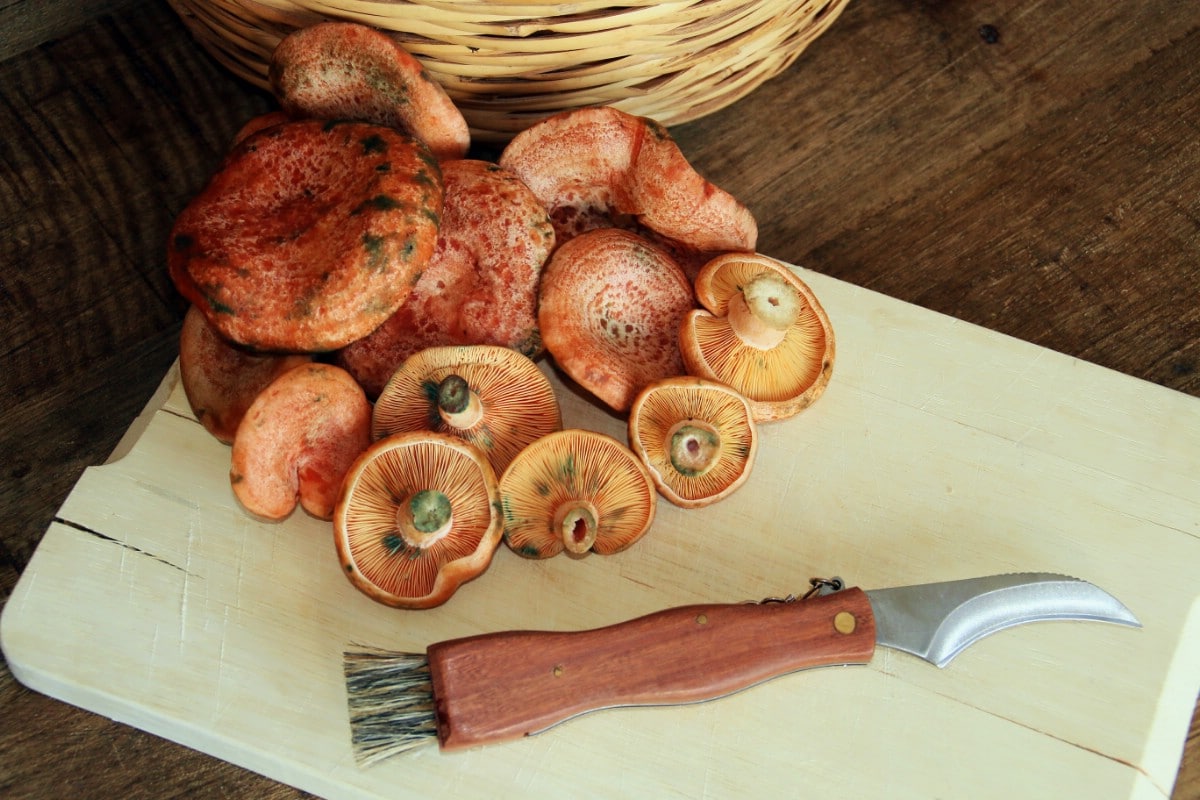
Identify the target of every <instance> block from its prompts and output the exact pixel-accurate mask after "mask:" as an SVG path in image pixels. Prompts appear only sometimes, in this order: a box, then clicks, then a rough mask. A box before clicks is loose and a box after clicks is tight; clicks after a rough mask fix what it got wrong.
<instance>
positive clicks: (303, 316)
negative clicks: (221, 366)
mask: <svg viewBox="0 0 1200 800" xmlns="http://www.w3.org/2000/svg"><path fill="white" fill-rule="evenodd" d="M441 210H442V178H441V172H440V170H439V168H438V166H437V164H436V162H434V161H433V160H432V157H431V156H430V154H429V150H428V149H427V148H426V147H425V146H424V145H422V144H420V143H419V142H417V141H416V140H415V139H412V138H411V137H408V136H406V135H404V134H402V133H400V132H398V131H395V130H393V129H391V128H386V127H382V126H379V125H369V124H366V123H359V122H347V123H324V122H321V121H320V120H302V121H297V122H285V123H282V124H278V125H272V126H270V127H267V128H265V129H263V130H261V131H259V132H258V133H255V134H252V135H251V136H249V137H247V138H246V139H244V140H243V141H242V142H241V143H240V144H239V145H237V146H236V147H234V148H233V149H232V151H231V152H230V154H229V155H228V157H227V158H226V160H225V162H224V164H223V166H222V167H221V168H220V169H219V170H217V172H216V173H215V174H214V175H213V177H212V179H211V180H210V181H209V183H208V185H207V186H205V188H204V189H203V190H201V192H200V193H199V194H198V195H197V196H196V197H195V198H193V199H192V201H191V202H190V203H189V204H188V205H187V207H186V208H184V209H183V211H182V212H180V214H179V216H178V217H177V218H176V220H175V224H174V227H173V228H172V231H171V237H170V246H169V248H168V252H167V266H168V268H169V270H170V275H171V278H172V280H173V281H174V283H175V286H176V288H177V289H178V290H179V292H180V294H182V295H183V296H184V297H185V298H186V299H188V300H189V301H191V302H192V303H194V304H195V305H196V306H198V307H199V308H200V309H201V311H203V312H204V315H205V317H207V318H208V321H209V322H210V323H212V324H213V325H214V326H215V327H216V328H217V329H218V330H219V331H220V332H221V335H222V336H224V337H225V338H227V339H230V340H231V341H234V342H237V343H239V344H242V345H245V346H247V347H251V348H254V349H257V350H272V351H289V352H318V351H326V350H334V349H337V348H339V347H342V346H344V345H346V344H349V343H350V342H352V341H354V340H355V339H360V338H362V337H363V336H365V335H367V334H368V333H370V332H371V331H372V330H374V329H375V328H376V327H378V326H379V325H380V324H381V323H382V322H383V321H384V320H386V319H387V318H388V317H389V316H391V315H392V314H393V313H394V312H395V311H396V309H397V308H399V307H400V305H401V304H403V303H404V301H405V300H406V299H407V298H408V294H409V292H410V291H411V290H412V285H413V283H414V282H415V280H416V279H417V276H418V275H419V274H420V271H421V270H422V269H423V268H424V267H425V264H426V263H427V262H428V261H429V257H430V256H431V255H432V254H433V249H434V246H435V245H436V243H437V228H438V215H439V214H440V213H441Z"/></svg>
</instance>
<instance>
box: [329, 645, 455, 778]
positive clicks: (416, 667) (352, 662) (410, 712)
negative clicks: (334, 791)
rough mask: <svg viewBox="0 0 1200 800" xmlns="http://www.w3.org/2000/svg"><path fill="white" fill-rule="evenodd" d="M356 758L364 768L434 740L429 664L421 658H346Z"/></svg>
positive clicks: (364, 654)
mask: <svg viewBox="0 0 1200 800" xmlns="http://www.w3.org/2000/svg"><path fill="white" fill-rule="evenodd" d="M342 666H343V671H344V672H345V675H346V694H347V700H348V703H349V706H350V742H351V745H352V746H353V748H354V758H355V760H356V761H357V762H358V764H359V765H360V766H363V767H366V766H370V765H371V764H374V763H375V762H377V761H381V760H383V759H385V758H388V757H390V756H394V755H397V754H399V753H403V752H406V751H408V750H412V749H413V748H416V747H420V746H421V745H424V744H427V743H428V742H430V741H432V740H436V739H437V720H436V717H435V712H434V702H433V685H432V684H431V683H430V680H429V661H428V659H426V658H425V656H424V655H423V654H420V653H393V652H388V651H385V650H366V649H364V650H356V651H348V652H346V653H345V654H344V658H343V662H342Z"/></svg>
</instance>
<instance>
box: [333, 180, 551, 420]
mask: <svg viewBox="0 0 1200 800" xmlns="http://www.w3.org/2000/svg"><path fill="white" fill-rule="evenodd" d="M441 168H442V181H443V185H444V187H445V199H444V202H443V205H442V216H441V225H440V227H439V228H438V237H437V247H436V248H435V249H434V251H433V255H432V256H431V257H430V259H429V263H428V264H427V265H426V266H425V269H424V270H423V271H422V272H421V276H420V277H419V278H418V279H417V281H416V283H415V284H414V286H413V290H412V293H411V294H409V296H408V299H407V300H406V301H405V302H404V304H403V305H402V306H401V307H400V308H399V309H398V310H397V311H396V313H394V314H393V315H392V316H391V317H389V318H388V319H387V321H385V322H384V323H383V324H382V325H380V326H379V327H378V328H376V329H375V330H374V331H372V332H371V333H369V334H368V335H367V336H365V337H363V338H362V339H359V340H357V341H355V342H351V343H350V344H348V345H347V346H346V347H344V348H342V349H341V350H339V351H338V353H337V356H336V359H337V364H338V365H339V366H341V367H344V368H345V369H346V370H348V371H349V372H350V374H352V375H354V377H356V378H358V381H359V383H361V384H362V385H363V388H364V389H366V391H367V396H368V397H377V396H378V395H379V392H380V391H381V390H382V389H383V385H384V384H385V383H387V380H388V378H390V377H391V375H392V372H394V371H395V369H396V368H397V367H398V366H400V364H401V363H402V362H403V361H404V359H406V358H408V357H409V356H411V355H412V354H413V353H415V352H417V351H418V350H420V349H422V348H424V347H433V346H438V345H450V344H499V345H504V346H506V347H511V348H513V349H516V350H520V351H521V352H522V353H524V354H525V355H527V356H529V357H530V358H537V357H538V356H540V355H541V354H542V349H543V348H542V337H541V333H540V332H539V330H538V325H537V294H538V281H539V279H540V276H541V272H542V267H543V266H544V265H545V263H546V259H548V258H549V257H550V251H551V250H552V249H553V247H554V228H553V227H552V226H551V225H550V219H549V217H547V216H546V209H545V208H544V207H543V206H542V204H541V201H539V200H538V199H537V198H536V197H535V196H534V195H533V192H531V191H529V187H527V186H526V185H525V184H524V183H522V182H521V181H520V180H519V179H518V178H517V177H516V176H515V175H513V174H512V173H511V172H509V171H507V170H505V169H502V168H501V167H498V166H496V165H495V164H491V163H489V162H486V161H479V160H475V159H458V160H453V161H444V162H442V164H441Z"/></svg>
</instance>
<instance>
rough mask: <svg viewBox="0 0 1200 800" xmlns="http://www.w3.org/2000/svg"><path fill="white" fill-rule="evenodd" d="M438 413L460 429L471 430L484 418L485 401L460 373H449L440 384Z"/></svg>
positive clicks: (444, 419) (448, 423) (444, 420)
mask: <svg viewBox="0 0 1200 800" xmlns="http://www.w3.org/2000/svg"><path fill="white" fill-rule="evenodd" d="M437 404H438V414H440V415H441V417H442V421H443V422H445V423H446V424H447V425H451V426H453V427H455V428H459V429H460V430H469V429H471V428H473V427H475V425H477V424H478V423H479V420H480V419H482V418H483V403H482V402H480V400H479V395H477V394H476V393H475V392H473V391H471V386H470V384H468V383H467V381H466V379H465V378H463V377H462V376H460V375H447V376H446V377H445V378H443V379H442V382H441V383H439V384H438V392H437Z"/></svg>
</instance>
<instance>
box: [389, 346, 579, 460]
mask: <svg viewBox="0 0 1200 800" xmlns="http://www.w3.org/2000/svg"><path fill="white" fill-rule="evenodd" d="M561 428H562V416H561V413H560V411H559V406H558V398H557V397H555V395H554V388H553V387H552V386H551V385H550V381H549V380H548V379H547V378H546V376H545V375H544V374H543V373H542V371H541V370H540V369H538V367H537V365H536V364H535V363H534V362H533V361H532V360H530V359H529V357H528V356H525V355H522V354H521V353H518V352H517V351H516V350H512V349H510V348H507V347H500V346H498V345H469V346H449V347H430V348H426V349H425V350H421V351H420V352H418V353H415V354H414V355H412V356H410V357H409V358H408V359H407V360H406V361H405V362H404V363H403V364H401V365H400V368H399V369H397V370H396V372H395V373H394V374H393V375H392V378H391V380H389V381H388V383H387V385H386V386H385V387H384V389H383V391H382V392H381V393H380V395H379V399H378V400H376V402H375V410H374V412H373V417H372V422H371V436H372V437H373V438H375V439H382V438H384V437H385V436H390V435H392V434H395V433H402V432H405V431H421V430H430V431H438V432H441V433H449V434H453V435H455V436H458V437H460V438H462V439H465V440H467V441H468V442H471V443H472V444H473V445H475V446H476V447H478V448H479V449H480V450H481V451H483V453H484V454H485V456H486V457H487V459H488V461H489V462H490V463H491V465H492V467H493V468H494V469H495V470H496V472H497V474H498V473H500V472H503V471H504V468H505V467H507V466H508V464H509V462H510V461H512V459H513V457H514V456H515V455H516V454H517V453H518V452H520V451H521V449H522V448H524V447H525V446H526V445H527V444H529V443H530V442H532V441H533V440H534V439H537V438H538V437H540V436H544V435H545V434H547V433H552V432H554V431H557V430H559V429H561Z"/></svg>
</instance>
